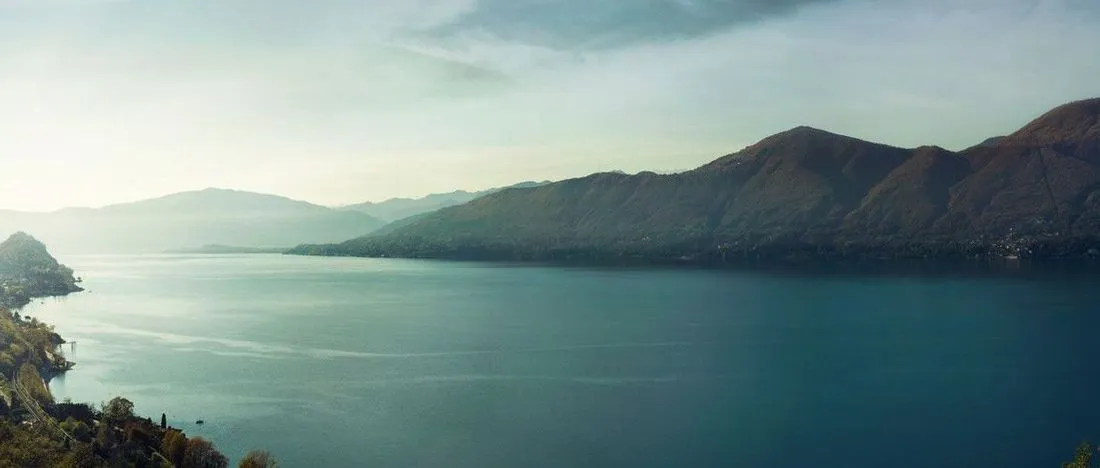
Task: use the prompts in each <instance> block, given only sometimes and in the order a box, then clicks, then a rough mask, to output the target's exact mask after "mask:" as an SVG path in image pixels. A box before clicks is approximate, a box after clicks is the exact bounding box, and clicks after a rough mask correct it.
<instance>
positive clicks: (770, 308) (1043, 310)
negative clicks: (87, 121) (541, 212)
mask: <svg viewBox="0 0 1100 468" xmlns="http://www.w3.org/2000/svg"><path fill="white" fill-rule="evenodd" d="M59 260H61V261H62V262H63V263H66V264H68V265H69V266H71V267H73V268H74V269H75V270H76V272H77V275H79V276H82V277H83V278H84V279H85V283H84V286H85V287H86V288H87V289H88V290H89V291H88V292H85V293H79V294H75V295H72V296H69V297H66V298H60V299H46V300H44V301H35V302H34V303H33V304H32V305H30V306H28V308H27V310H26V311H25V313H26V314H29V315H33V316H35V317H38V318H40V319H41V320H44V321H46V322H49V323H53V324H55V325H56V327H57V331H58V332H59V333H61V334H62V336H64V337H65V338H66V339H68V340H70V341H75V342H76V344H75V345H73V346H70V345H65V348H66V354H67V355H68V356H69V357H70V358H71V359H73V360H75V361H77V363H78V364H77V367H76V368H75V369H74V370H73V371H71V372H70V373H69V374H68V375H65V376H62V377H59V378H57V379H55V380H54V381H53V382H52V383H51V388H52V390H53V392H54V394H55V396H56V397H57V398H58V399H62V398H71V399H72V400H73V401H84V402H101V401H106V400H108V399H110V398H111V397H113V396H115V395H124V396H126V397H127V398H129V399H131V400H132V401H134V403H135V405H136V410H137V411H138V412H139V413H141V414H143V415H146V416H149V417H151V418H153V419H154V420H156V419H157V418H159V417H160V414H161V413H162V412H164V413H167V415H168V420H169V423H170V424H171V425H174V426H176V427H180V428H183V429H184V430H186V432H187V433H188V435H192V436H193V435H202V436H204V437H207V438H210V439H211V440H213V441H214V442H215V443H216V444H217V446H218V447H219V448H220V449H221V450H222V451H223V452H225V453H226V454H227V455H229V456H230V457H231V458H233V459H236V458H239V457H240V456H241V455H243V454H244V453H245V452H246V451H247V450H249V449H252V448H266V449H269V450H270V451H272V452H273V453H274V454H275V455H276V456H277V457H278V458H279V459H280V460H281V461H282V462H283V465H284V466H288V467H297V466H377V467H390V466H393V467H412V466H421V467H434V466H448V467H452V466H453V467H511V466H528V467H561V466H576V467H588V466H591V467H658V466H734V467H737V466H743V467H758V466H769V467H807V466H815V467H852V466H866V467H872V466H874V467H877V466H891V467H894V468H897V467H968V468H969V467H973V466H997V467H1000V468H1010V467H1029V468H1030V467H1042V466H1049V467H1056V466H1060V465H1059V463H1061V462H1062V461H1065V460H1068V459H1069V458H1070V456H1071V455H1072V454H1073V450H1074V448H1075V446H1076V444H1077V443H1079V442H1080V441H1082V440H1084V439H1090V440H1092V441H1096V442H1100V398H1098V395H1100V334H1098V333H1097V332H1098V331H1100V281H1098V279H1100V277H1098V276H1096V275H1094V274H1090V273H1082V272H1073V271H1068V272H1066V271H1041V270H1031V269H1022V270H1019V271H1015V270H1011V269H1009V270H1008V271H999V270H998V271H982V270H981V269H978V270H979V271H976V272H968V273H966V274H942V273H904V272H897V273H893V274H887V273H891V272H883V271H877V272H871V273H868V272H864V273H861V272H831V271H829V270H828V269H827V268H826V269H817V270H814V271H810V272H790V271H787V272H775V271H772V272H768V271H701V270H661V269H607V268H605V269H599V268H593V269H586V268H554V267H544V266H516V265H492V264H476V263H448V262H429V261H408V260H377V259H343V258H311V257H287V256H280V255H226V256H202V255H159V256H157V255H155V256H61V258H60V259H59ZM198 419H204V420H205V421H206V424H205V425H201V426H198V425H196V424H195V421H196V420H198Z"/></svg>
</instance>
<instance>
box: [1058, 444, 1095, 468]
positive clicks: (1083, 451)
mask: <svg viewBox="0 0 1100 468" xmlns="http://www.w3.org/2000/svg"><path fill="white" fill-rule="evenodd" d="M1091 466H1092V445H1090V444H1089V443H1088V442H1081V445H1078V446H1077V452H1076V453H1075V454H1074V455H1073V461H1069V462H1065V463H1062V468H1090V467H1091Z"/></svg>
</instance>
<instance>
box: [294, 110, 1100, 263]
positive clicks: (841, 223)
mask: <svg viewBox="0 0 1100 468" xmlns="http://www.w3.org/2000/svg"><path fill="white" fill-rule="evenodd" d="M1098 235H1100V99H1091V100H1086V101H1079V102H1075V103H1071V104H1067V105H1065V106H1061V107H1059V108H1057V109H1054V110H1052V111H1050V112H1049V113H1047V114H1045V115H1043V116H1042V117H1040V118H1038V119H1036V120H1035V121H1033V122H1032V123H1030V124H1028V125H1027V126H1025V127H1024V128H1022V129H1020V130H1019V131H1017V132H1015V133H1013V134H1011V135H1009V136H1007V137H1004V138H996V139H991V140H988V141H986V142H985V143H983V144H980V145H978V146H975V147H973V148H970V149H967V150H964V151H961V152H952V151H948V150H945V149H943V148H938V147H931V146H928V147H920V148H915V149H904V148H896V147H891V146H887V145H882V144H877V143H871V142H867V141H862V140H858V139H855V138H851V137H846V136H842V135H836V134H832V133H829V132H826V131H822V130H818V129H813V128H808V127H799V128H795V129H792V130H789V131H786V132H783V133H780V134H777V135H774V136H771V137H768V138H766V139H764V140H762V141H761V142H759V143H757V144H755V145H752V146H750V147H748V148H745V149H744V150H742V151H739V152H737V153H734V154H731V155H728V156H725V157H722V158H719V159H717V160H715V161H713V162H711V163H709V164H707V165H704V166H702V167H700V168H697V169H694V170H691V171H686V172H683V173H678V174H671V175H657V174H654V173H641V174H637V175H624V174H612V173H603V174H594V175H591V176H588V177H583V178H579V179H572V180H566V181H561V182H557V183H552V184H548V185H544V186H540V187H535V188H530V189H525V190H509V191H503V192H498V193H493V194H490V195H486V196H484V197H481V198H478V199H476V200H473V201H471V202H469V203H466V204H464V205H460V206H455V207H450V208H445V209H442V210H440V211H438V212H435V213H431V214H429V215H426V216H423V217H421V218H419V219H416V220H414V221H413V222H410V223H407V224H406V225H404V226H401V227H398V228H396V229H389V230H387V231H386V232H382V233H380V234H378V235H374V236H365V237H361V238H357V239H353V240H351V241H347V242H345V243H342V244H337V245H320V246H302V247H300V248H298V249H295V252H296V253H316V254H329V255H364V256H404V257H440V258H499V259H563V258H587V257H592V258H600V259H604V258H622V257H639V258H649V259H678V258H685V257H686V258H689V259H710V260H714V259H725V258H728V257H730V256H733V257H749V258H759V257H774V256H792V255H793V256H892V257H896V256H907V257H913V256H915V257H922V256H947V255H968V256H972V255H988V254H1005V255H1021V256H1026V255H1034V256H1076V255H1084V254H1086V253H1088V254H1100V242H1098V241H1096V238H1097V236H1098ZM1094 244H1095V245H1094Z"/></svg>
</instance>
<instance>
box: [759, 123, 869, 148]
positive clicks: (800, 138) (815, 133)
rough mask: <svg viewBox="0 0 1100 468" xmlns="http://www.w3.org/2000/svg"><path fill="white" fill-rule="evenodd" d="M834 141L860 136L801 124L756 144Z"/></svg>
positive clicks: (782, 144)
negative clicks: (851, 135) (846, 134)
mask: <svg viewBox="0 0 1100 468" xmlns="http://www.w3.org/2000/svg"><path fill="white" fill-rule="evenodd" d="M832 141H860V140H859V139H858V138H853V137H850V136H845V135H840V134H837V133H833V132H830V131H826V130H822V129H820V128H814V127H810V126H807V125H800V126H797V127H794V128H792V129H790V130H787V131H784V132H779V133H776V134H775V135H772V136H770V137H767V138H765V139H763V140H761V141H760V142H759V143H757V144H756V145H754V146H757V147H759V146H779V147H783V146H787V145H791V144H797V143H807V142H832Z"/></svg>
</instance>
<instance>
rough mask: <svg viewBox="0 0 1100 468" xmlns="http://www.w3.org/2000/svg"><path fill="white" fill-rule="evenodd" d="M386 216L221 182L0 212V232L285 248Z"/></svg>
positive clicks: (156, 247)
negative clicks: (98, 202) (130, 198)
mask: <svg viewBox="0 0 1100 468" xmlns="http://www.w3.org/2000/svg"><path fill="white" fill-rule="evenodd" d="M384 224H385V223H384V222H382V221H381V220H378V219H376V218H374V217H371V216H369V215H367V214H364V213H358V212H353V211H340V210H335V209H332V208H327V207H324V206H319V205H314V204H311V203H306V202H303V201H297V200H291V199H289V198H284V197H279V196H275V195H265V194H258V193H250V192H241V191H235V190H224V189H206V190H198V191H191V192H182V193H176V194H172V195H168V196H164V197H160V198H155V199H150V200H143V201H139V202H134V203H123V204H118V205H111V206H107V207H103V208H98V209H92V208H68V209H64V210H59V211H55V212H51V213H26V212H17V211H0V235H3V234H7V233H11V232H16V231H26V232H32V233H34V235H35V236H37V237H38V238H39V239H41V240H42V241H44V242H46V243H48V244H50V245H51V246H53V248H54V249H55V250H57V251H61V252H67V253H117V252H127V253H129V252H140V253H146V252H147V253H154V252H155V253H159V252H162V251H165V250H172V249H181V248H192V247H198V246H202V245H208V244H221V245H239V246H247V247H268V248H274V247H285V246H290V245H296V244H298V243H301V242H303V240H304V239H308V241H307V242H335V241H339V240H342V239H347V238H349V237H355V236H361V235H364V234H367V233H369V232H371V231H374V230H375V229H378V228H379V227H381V226H382V225H384Z"/></svg>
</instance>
